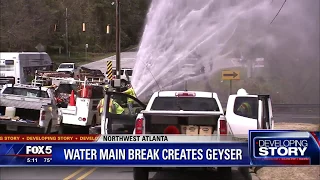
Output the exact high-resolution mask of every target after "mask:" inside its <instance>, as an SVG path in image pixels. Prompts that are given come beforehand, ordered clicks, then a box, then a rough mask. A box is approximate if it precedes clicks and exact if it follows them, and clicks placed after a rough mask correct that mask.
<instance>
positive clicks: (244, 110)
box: [237, 88, 252, 117]
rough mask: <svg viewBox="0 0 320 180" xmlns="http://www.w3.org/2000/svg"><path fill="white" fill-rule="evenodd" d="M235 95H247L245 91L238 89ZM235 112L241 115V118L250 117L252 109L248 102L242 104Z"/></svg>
mask: <svg viewBox="0 0 320 180" xmlns="http://www.w3.org/2000/svg"><path fill="white" fill-rule="evenodd" d="M237 95H248V93H247V91H246V90H245V89H242V88H241V89H239V90H238V92H237ZM237 112H239V113H241V114H242V115H243V116H246V117H252V108H251V105H250V103H249V102H246V101H244V102H242V103H241V105H240V106H239V107H238V109H237Z"/></svg>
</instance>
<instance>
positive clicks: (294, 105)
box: [221, 102, 320, 109]
mask: <svg viewBox="0 0 320 180" xmlns="http://www.w3.org/2000/svg"><path fill="white" fill-rule="evenodd" d="M221 104H222V106H224V107H225V106H226V105H227V103H226V102H222V103H221ZM272 108H306V109H308V108H310V109H320V104H272Z"/></svg>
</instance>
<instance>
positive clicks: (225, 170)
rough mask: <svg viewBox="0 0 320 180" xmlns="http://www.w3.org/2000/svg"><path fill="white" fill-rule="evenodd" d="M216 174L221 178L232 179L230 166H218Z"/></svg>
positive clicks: (224, 179)
mask: <svg viewBox="0 0 320 180" xmlns="http://www.w3.org/2000/svg"><path fill="white" fill-rule="evenodd" d="M218 174H219V177H221V179H223V180H232V171H231V167H218Z"/></svg>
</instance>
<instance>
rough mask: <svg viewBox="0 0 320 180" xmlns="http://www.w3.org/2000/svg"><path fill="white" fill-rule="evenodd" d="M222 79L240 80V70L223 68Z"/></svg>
mask: <svg viewBox="0 0 320 180" xmlns="http://www.w3.org/2000/svg"><path fill="white" fill-rule="evenodd" d="M221 76H222V80H240V71H233V70H223V71H222V75H221Z"/></svg>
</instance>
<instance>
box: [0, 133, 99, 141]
mask: <svg viewBox="0 0 320 180" xmlns="http://www.w3.org/2000/svg"><path fill="white" fill-rule="evenodd" d="M99 137H100V135H98V134H83V135H54V134H52V135H38V134H35V135H13V134H8V135H6V134H0V142H95V141H97V140H98V139H99Z"/></svg>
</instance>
